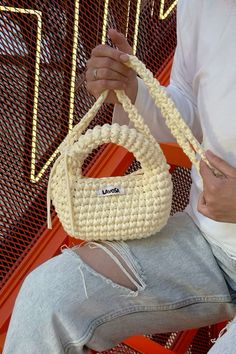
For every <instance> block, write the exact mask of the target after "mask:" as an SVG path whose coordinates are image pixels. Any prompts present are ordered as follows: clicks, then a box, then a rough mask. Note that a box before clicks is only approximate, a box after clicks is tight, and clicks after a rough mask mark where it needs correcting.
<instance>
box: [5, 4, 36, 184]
mask: <svg viewBox="0 0 236 354" xmlns="http://www.w3.org/2000/svg"><path fill="white" fill-rule="evenodd" d="M0 11H8V12H16V13H21V14H29V15H34V16H36V17H37V34H36V53H35V58H36V60H35V74H34V98H33V123H32V142H31V163H30V180H31V181H32V182H37V181H38V180H39V178H40V177H41V176H40V177H39V178H35V162H36V144H37V113H38V96H39V66H40V44H41V37H42V12H41V11H37V10H32V9H21V8H15V7H10V6H0ZM41 175H42V174H41Z"/></svg>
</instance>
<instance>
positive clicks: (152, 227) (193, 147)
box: [47, 56, 205, 241]
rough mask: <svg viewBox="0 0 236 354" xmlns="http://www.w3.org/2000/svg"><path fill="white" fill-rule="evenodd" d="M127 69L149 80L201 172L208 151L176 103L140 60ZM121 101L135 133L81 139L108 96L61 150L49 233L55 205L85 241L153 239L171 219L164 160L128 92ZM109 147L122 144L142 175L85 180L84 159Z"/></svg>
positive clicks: (51, 189)
mask: <svg viewBox="0 0 236 354" xmlns="http://www.w3.org/2000/svg"><path fill="white" fill-rule="evenodd" d="M127 65H128V66H129V67H131V68H133V69H134V70H135V71H136V72H137V73H138V74H139V76H140V77H141V78H142V79H143V80H144V82H145V84H146V85H147V87H148V89H149V91H150V95H151V96H152V98H153V99H154V101H155V103H156V105H157V106H158V107H159V109H160V110H161V112H162V115H163V117H164V118H165V120H166V124H167V126H168V127H169V128H170V130H171V132H172V134H173V135H174V136H175V137H176V139H177V142H178V143H179V145H180V146H181V147H182V148H183V150H184V151H185V152H186V154H187V155H188V156H189V158H190V160H191V161H192V162H193V163H194V164H195V165H196V166H197V167H198V161H197V159H196V157H195V155H196V152H197V153H198V154H199V155H200V156H201V158H203V159H205V158H204V151H203V150H202V148H201V146H200V144H199V143H198V142H197V140H196V139H195V138H194V137H193V135H192V133H191V131H190V129H189V128H188V127H187V125H186V124H185V122H184V121H183V119H182V118H181V116H180V114H179V112H178V111H177V109H176V107H175V105H174V103H173V102H172V100H171V99H170V98H169V97H168V96H167V95H166V93H165V90H164V89H163V88H162V87H161V86H160V84H159V83H158V81H157V80H156V79H155V78H154V77H153V75H152V73H151V72H150V71H149V70H148V69H147V68H146V67H145V66H144V64H143V63H142V62H140V61H139V60H138V59H137V58H136V57H135V56H130V57H129V62H128V63H127ZM116 95H117V97H118V100H119V101H120V103H121V104H122V105H123V108H124V110H125V111H126V112H127V113H128V116H129V119H130V121H131V122H132V123H133V125H134V128H129V127H128V126H126V125H123V126H120V125H119V124H116V123H115V124H112V125H109V124H105V125H103V126H95V128H93V129H89V130H87V131H86V133H85V134H82V133H83V132H84V130H85V129H86V128H87V126H88V125H89V123H90V121H91V120H92V119H93V118H94V116H95V115H96V113H97V112H98V110H99V109H100V107H101V106H102V104H103V102H104V100H105V99H106V96H107V92H104V93H103V94H102V95H101V96H100V97H99V98H98V100H97V101H96V102H95V104H94V105H93V106H92V108H91V109H90V110H89V111H88V112H87V114H86V115H85V116H84V117H83V118H82V119H81V121H80V123H79V124H77V125H76V126H75V127H74V128H73V129H72V130H71V132H70V133H69V134H68V135H67V137H66V138H65V139H64V141H63V142H62V144H61V145H60V147H59V151H60V155H59V157H58V159H57V160H56V161H55V163H54V166H53V168H52V170H51V173H50V177H49V182H48V195H47V198H48V227H49V228H51V219H50V202H51V201H52V204H53V205H54V206H55V210H56V212H57V215H58V217H59V219H60V221H61V223H62V225H63V227H64V229H65V231H66V232H67V233H68V234H69V235H70V236H73V237H75V238H80V239H82V240H86V241H99V240H131V239H140V238H144V237H148V236H150V235H152V234H154V233H155V232H158V231H159V230H161V229H162V228H163V226H164V225H165V224H166V222H167V220H168V218H169V215H170V210H171V201H172V182H171V176H170V174H169V166H168V164H167V163H166V159H165V156H164V155H163V153H162V150H161V148H160V146H159V144H158V143H157V142H156V140H155V139H154V137H153V136H152V134H151V132H150V130H149V128H148V126H147V125H146V124H145V123H144V121H143V118H142V117H141V116H140V115H139V113H138V111H137V109H136V108H135V106H133V105H132V104H131V101H130V99H129V98H128V97H127V96H126V95H125V93H124V92H123V91H116ZM105 143H114V144H118V145H121V146H123V147H125V148H126V149H127V150H128V151H130V152H132V153H133V154H134V156H135V158H136V159H137V160H138V161H139V162H140V164H141V170H139V171H136V172H134V173H131V174H129V175H125V176H122V177H104V178H90V177H86V176H83V175H82V170H81V167H82V165H83V162H84V160H85V158H86V157H87V156H88V154H89V153H91V152H92V150H93V149H95V148H97V147H98V146H100V145H102V144H105Z"/></svg>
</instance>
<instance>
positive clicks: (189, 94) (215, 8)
mask: <svg viewBox="0 0 236 354" xmlns="http://www.w3.org/2000/svg"><path fill="white" fill-rule="evenodd" d="M166 90H167V93H168V94H169V95H170V96H171V98H172V99H173V100H174V102H175V104H176V106H177V108H178V109H179V111H180V113H181V114H182V116H183V118H184V120H185V121H186V122H187V124H188V125H189V126H190V127H191V129H192V131H193V133H194V135H195V136H196V137H197V138H198V139H199V141H201V142H202V145H203V147H204V149H205V150H207V149H210V150H211V151H212V152H214V153H215V154H216V155H218V156H220V157H221V158H223V159H224V160H225V161H227V162H228V163H230V164H231V165H232V166H234V167H236V1H235V0H179V2H178V7H177V48H176V53H175V58H174V63H173V68H172V73H171V80H170V85H169V86H168V87H167V88H166ZM135 105H136V107H137V108H138V110H139V112H140V113H141V115H142V116H143V117H144V119H145V122H146V124H147V125H148V126H149V127H150V129H151V131H152V134H153V135H154V136H155V137H156V139H157V140H158V141H162V142H163V141H173V140H174V138H173V137H172V136H171V133H170V132H169V131H168V129H167V128H166V126H165V123H164V119H163V117H162V116H161V114H160V111H159V110H158V108H156V107H155V105H154V102H153V100H152V99H151V97H150V96H149V94H148V92H147V89H146V87H145V86H144V84H143V82H142V81H141V80H139V86H138V94H137V98H136V102H135ZM113 121H116V122H119V123H120V124H127V122H128V118H127V115H126V113H124V111H123V109H122V108H121V106H119V105H116V106H115V109H114V115H113ZM192 181H193V183H192V187H191V193H190V202H189V206H188V207H187V209H186V211H187V212H188V213H189V215H190V216H191V217H192V218H193V220H194V222H195V223H196V224H197V225H198V227H199V228H200V229H201V231H202V232H203V234H204V235H205V237H206V238H207V240H208V241H209V242H211V243H214V244H216V245H218V246H220V247H221V248H222V249H223V250H224V251H225V252H227V253H228V254H229V255H230V256H231V257H233V258H236V224H232V223H223V222H216V221H214V220H211V219H209V218H207V217H205V216H203V215H202V214H200V213H199V212H198V211H197V202H198V198H199V194H200V192H201V191H202V182H201V178H200V177H199V175H198V172H197V171H196V169H195V168H194V167H193V168H192Z"/></svg>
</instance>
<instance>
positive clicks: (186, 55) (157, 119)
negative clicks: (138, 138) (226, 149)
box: [113, 1, 202, 142]
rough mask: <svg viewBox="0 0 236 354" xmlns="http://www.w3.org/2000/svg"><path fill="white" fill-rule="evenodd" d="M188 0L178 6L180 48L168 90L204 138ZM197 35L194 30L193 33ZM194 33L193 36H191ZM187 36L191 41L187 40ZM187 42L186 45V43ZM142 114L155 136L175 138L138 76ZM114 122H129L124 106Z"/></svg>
mask: <svg viewBox="0 0 236 354" xmlns="http://www.w3.org/2000/svg"><path fill="white" fill-rule="evenodd" d="M187 3H188V2H187V1H179V5H178V8H179V9H177V13H178V16H177V47H176V51H175V56H174V62H173V66H172V72H171V78H170V84H169V86H167V87H166V92H167V94H168V95H169V96H170V98H172V100H173V101H174V103H175V105H176V107H177V109H178V110H179V112H180V114H181V116H182V117H183V119H184V120H185V122H186V123H187V125H188V126H189V127H190V129H191V130H192V132H193V134H194V135H195V137H196V138H197V139H198V140H199V141H201V137H202V132H201V126H200V123H199V118H198V113H197V104H196V98H195V97H194V95H193V90H192V79H193V74H194V68H193V64H192V63H194V57H193V56H194V52H195V51H194V48H192V46H193V45H194V42H193V41H191V40H190V39H191V31H194V29H193V28H192V27H191V21H190V20H191V19H190V20H189V21H188V23H187V25H186V21H185V20H184V19H186V16H185V13H184V12H185V10H186V4H187ZM192 35H194V33H192ZM189 36H190V39H189ZM186 38H187V39H188V40H186ZM183 43H185V45H184V46H183ZM135 106H136V107H137V109H138V111H139V113H140V114H141V115H142V117H143V118H144V121H145V123H146V124H147V125H148V126H149V128H150V130H151V132H152V134H153V136H154V137H155V138H156V139H157V140H158V141H160V142H167V141H175V138H174V137H173V136H172V134H171V132H170V131H169V129H168V128H167V126H166V124H165V120H164V118H163V117H162V115H161V113H160V110H159V109H158V108H157V107H156V106H155V104H154V101H153V99H152V98H151V97H150V95H149V93H148V90H147V88H146V86H145V84H144V83H143V81H142V80H141V79H139V78H138V93H137V97H136V101H135ZM113 122H117V123H119V124H129V119H128V116H127V114H126V113H125V112H124V110H123V108H122V106H121V105H116V106H115V108H114V113H113Z"/></svg>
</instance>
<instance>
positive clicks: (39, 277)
mask: <svg viewBox="0 0 236 354" xmlns="http://www.w3.org/2000/svg"><path fill="white" fill-rule="evenodd" d="M103 246H106V247H107V249H109V251H112V254H113V255H114V256H115V259H113V258H112V257H110V253H109V254H108V253H106V252H100V256H99V255H98V254H97V257H96V258H95V257H94V259H93V257H90V256H88V257H86V253H85V254H83V257H82V256H80V251H79V249H78V247H76V248H74V249H72V250H71V249H65V250H64V252H63V254H61V255H60V256H57V257H54V258H53V259H51V260H50V261H48V262H46V263H44V264H43V265H42V266H40V267H39V268H37V269H36V270H34V271H33V272H32V273H31V274H30V275H29V276H28V277H27V279H26V281H25V282H24V284H23V287H22V289H21V291H20V294H19V296H18V298H17V301H16V306H15V309H14V312H13V316H12V321H11V325H10V329H9V333H8V336H7V341H6V351H5V352H4V353H7V354H8V353H13V352H14V353H15V354H18V353H25V354H31V353H33V352H37V353H38V354H41V353H42V354H44V353H47V352H48V353H49V352H50V353H58V354H59V353H85V352H86V349H85V348H86V347H91V348H93V349H96V350H103V349H107V348H110V347H112V346H113V345H115V344H117V343H118V342H120V341H122V340H123V339H124V338H126V337H127V336H130V335H133V334H137V333H158V332H159V333H161V332H169V331H173V330H174V331H176V330H180V329H184V328H189V327H199V326H203V325H207V324H210V323H214V322H217V321H221V320H225V319H227V318H232V317H233V314H234V312H235V307H234V305H233V304H232V302H231V297H230V294H229V291H228V288H227V285H226V283H225V280H224V277H223V275H222V272H221V271H220V269H219V267H218V265H217V263H216V261H215V258H214V256H213V255H212V252H211V249H210V247H209V245H208V243H207V242H206V241H205V239H204V238H203V237H202V235H201V233H200V232H199V230H198V228H197V227H196V226H195V225H194V224H193V222H192V221H191V219H190V218H189V217H188V216H187V215H185V214H178V215H176V216H174V217H171V218H170V219H169V222H168V224H167V225H166V227H165V228H164V229H163V230H162V231H161V232H159V233H158V234H156V235H153V236H151V237H149V238H146V239H141V240H134V241H128V242H113V243H109V244H106V243H104V244H103ZM97 249H98V248H97V245H96V244H91V247H90V250H89V252H90V251H91V252H93V251H95V252H97ZM99 250H100V248H99ZM91 254H92V253H91ZM104 254H105V255H106V256H107V257H110V258H109V259H110V260H111V261H112V262H114V263H116V264H115V267H113V268H112V267H110V265H109V266H108V264H109V262H108V261H107V262H106V261H105V262H104ZM121 274H122V276H123V278H122V277H120V275H121ZM127 279H128V280H129V281H130V283H129V282H127ZM35 350H36V351H35Z"/></svg>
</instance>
